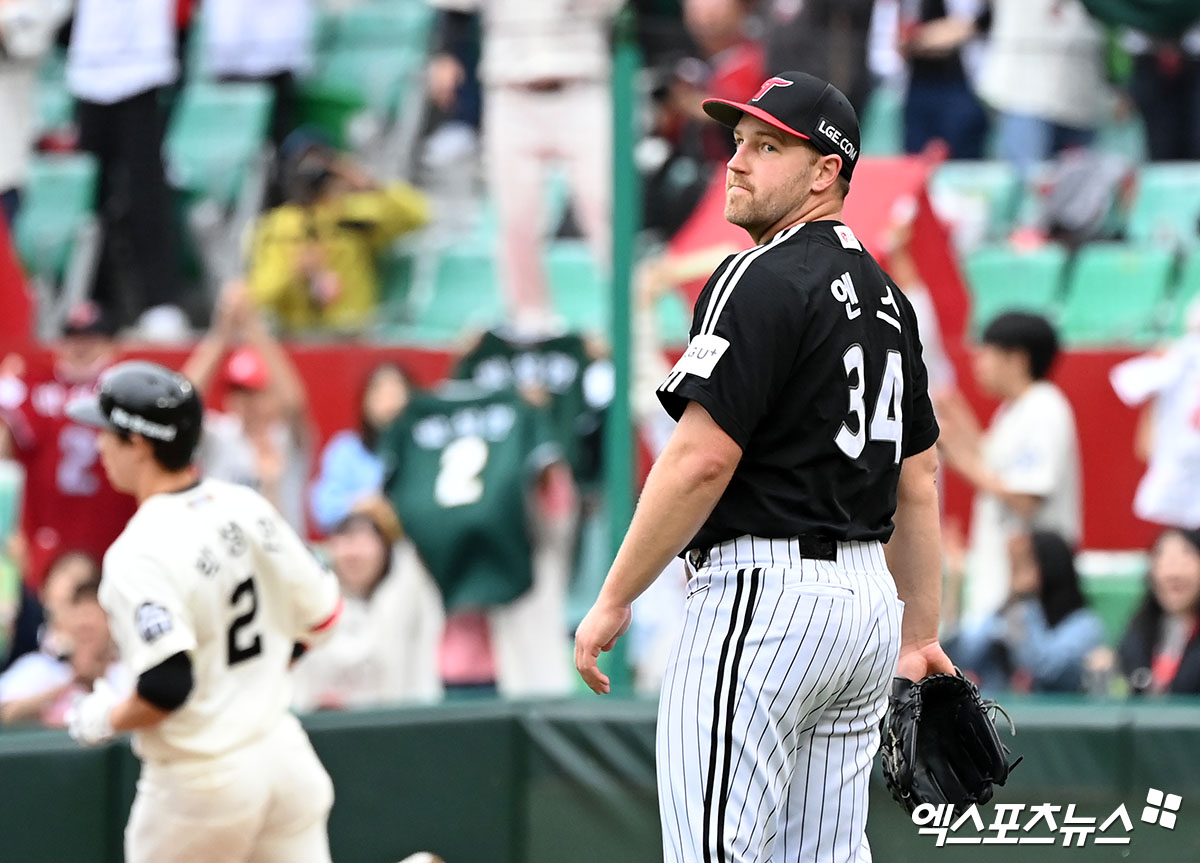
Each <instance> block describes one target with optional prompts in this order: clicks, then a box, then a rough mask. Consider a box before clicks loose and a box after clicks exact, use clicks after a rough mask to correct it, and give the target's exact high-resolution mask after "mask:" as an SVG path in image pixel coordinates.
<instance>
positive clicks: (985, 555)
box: [938, 312, 1083, 627]
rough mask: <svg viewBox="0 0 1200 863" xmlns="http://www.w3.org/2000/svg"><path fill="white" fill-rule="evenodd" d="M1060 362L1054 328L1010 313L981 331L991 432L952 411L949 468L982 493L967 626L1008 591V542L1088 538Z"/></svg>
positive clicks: (946, 433)
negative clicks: (1045, 536)
mask: <svg viewBox="0 0 1200 863" xmlns="http://www.w3.org/2000/svg"><path fill="white" fill-rule="evenodd" d="M1057 354H1058V336H1057V334H1056V333H1055V331H1054V328H1053V327H1052V326H1051V325H1050V323H1049V322H1048V321H1047V320H1046V319H1045V318H1042V317H1040V316H1039V315H1035V314H1030V313H1027V312H1006V313H1004V314H1001V315H1000V316H998V317H997V318H996V319H995V320H993V321H992V322H991V323H990V324H988V325H987V327H986V328H985V329H984V331H983V337H982V344H981V345H980V347H979V348H978V350H977V352H976V354H975V378H976V381H977V382H978V383H979V385H980V387H981V388H982V389H983V390H984V391H985V392H987V393H988V394H989V395H992V396H994V397H997V398H999V399H1001V404H1000V407H999V409H998V410H997V411H996V413H995V415H994V416H993V417H992V420H991V422H990V424H989V425H988V429H987V432H986V433H980V431H979V427H978V425H977V424H975V422H974V419H973V417H971V416H970V415H969V413H968V412H966V411H944V412H943V413H942V414H941V415H939V417H938V420H939V422H940V423H941V425H942V438H941V441H939V444H940V446H941V449H942V452H943V454H944V456H945V457H946V460H947V462H948V463H949V465H950V466H951V467H952V468H954V469H955V470H956V471H958V472H959V473H960V474H962V475H963V476H964V477H965V478H966V479H967V481H968V482H970V483H971V484H972V485H973V486H974V487H975V489H976V497H975V506H974V508H973V512H972V518H971V529H970V535H969V537H968V549H967V560H966V573H965V584H964V587H965V593H966V595H965V597H964V599H963V612H962V624H963V626H966V627H970V626H974V625H977V624H979V623H980V622H981V621H983V620H984V619H986V618H987V617H989V616H990V615H992V614H994V613H995V612H997V611H998V610H999V609H1000V607H1001V606H1002V605H1003V603H1004V601H1005V599H1006V598H1007V597H1008V595H1009V592H1010V582H1009V579H1010V572H1009V555H1008V550H1009V541H1010V539H1011V538H1012V536H1013V535H1015V534H1018V533H1024V532H1032V531H1035V530H1042V531H1050V532H1053V533H1057V534H1059V535H1060V536H1062V537H1063V538H1064V539H1065V540H1066V541H1067V542H1068V543H1069V544H1070V545H1072V546H1074V545H1076V544H1077V543H1078V542H1079V540H1080V537H1081V535H1082V532H1083V531H1082V519H1081V514H1080V500H1081V488H1080V466H1079V442H1078V438H1077V435H1076V432H1075V415H1074V412H1073V411H1072V410H1071V405H1070V403H1069V402H1068V401H1067V399H1066V396H1064V395H1063V393H1062V391H1061V390H1060V389H1059V388H1058V387H1056V386H1055V385H1054V384H1053V383H1051V382H1050V381H1048V380H1046V376H1047V375H1048V374H1049V372H1050V368H1051V366H1052V364H1053V363H1054V359H1055V357H1056V356H1057Z"/></svg>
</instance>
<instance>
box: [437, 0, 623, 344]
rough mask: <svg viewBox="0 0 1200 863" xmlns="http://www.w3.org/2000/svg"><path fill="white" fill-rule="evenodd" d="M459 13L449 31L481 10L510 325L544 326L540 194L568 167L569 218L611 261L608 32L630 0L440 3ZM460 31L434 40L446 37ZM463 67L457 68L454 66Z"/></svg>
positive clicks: (442, 92)
mask: <svg viewBox="0 0 1200 863" xmlns="http://www.w3.org/2000/svg"><path fill="white" fill-rule="evenodd" d="M433 5H434V6H435V7H437V8H439V9H444V10H449V11H452V12H457V13H460V14H457V15H447V16H443V17H442V18H440V19H439V20H440V21H441V22H442V24H443V27H450V28H453V27H463V26H468V24H469V15H466V14H461V13H469V12H475V11H478V13H479V15H480V23H481V31H482V32H481V39H482V58H481V60H480V65H479V80H480V82H481V83H482V84H483V88H484V93H483V113H484V117H483V136H484V162H485V170H486V173H487V181H488V187H489V189H490V191H491V194H492V197H493V198H494V199H495V203H496V207H497V210H498V212H499V216H500V273H501V278H502V281H503V283H504V287H505V290H506V291H507V296H508V300H509V306H510V309H511V315H512V319H513V321H514V322H515V323H516V324H517V325H518V326H519V327H521V328H523V329H532V330H544V329H546V328H547V327H549V326H550V325H551V323H552V321H553V310H552V303H551V299H550V293H549V289H548V287H547V282H546V274H545V272H544V271H543V269H542V242H543V237H544V234H545V232H546V231H547V228H548V226H547V225H546V202H545V197H546V196H545V195H544V194H543V192H542V190H543V189H544V187H545V185H546V179H547V177H546V173H547V171H548V169H549V168H550V166H551V165H552V164H556V163H561V164H562V165H563V167H564V169H565V173H566V177H567V181H568V184H569V186H570V189H571V200H572V205H573V213H574V216H575V219H576V221H577V222H578V223H579V225H580V226H581V227H582V229H583V232H584V233H585V234H586V236H587V239H588V242H589V245H590V246H591V248H592V252H593V254H594V255H595V257H596V260H597V261H598V262H600V264H601V265H602V266H604V267H605V268H607V267H608V266H609V257H610V246H611V236H610V235H611V222H612V212H611V211H612V203H611V196H612V164H611V163H612V105H611V101H612V100H611V97H610V93H609V78H610V59H609V46H608V29H609V24H610V22H611V20H612V17H613V16H614V15H615V14H616V12H617V11H618V10H619V9H620V8H621V6H622V5H623V0H590V2H587V3H558V2H556V3H530V2H528V0H433ZM455 39H456V37H455V36H453V35H449V36H447V35H446V34H445V33H442V34H439V35H438V36H436V37H435V41H436V42H437V43H439V44H446V43H447V41H449V42H453V41H455ZM436 59H437V61H438V64H439V65H440V67H441V69H442V70H443V71H441V72H439V74H438V75H437V76H431V80H430V83H431V85H432V87H433V96H434V98H435V100H437V101H439V102H445V101H446V99H447V96H448V95H449V94H453V93H455V92H456V91H457V84H458V83H459V82H461V81H462V80H463V79H464V77H465V72H464V70H463V69H462V67H461V64H458V61H457V60H454V59H453V58H452V56H451V55H449V54H441V55H439V56H438V58H436ZM456 64H457V65H458V68H457V69H455V68H454V67H455V65H456Z"/></svg>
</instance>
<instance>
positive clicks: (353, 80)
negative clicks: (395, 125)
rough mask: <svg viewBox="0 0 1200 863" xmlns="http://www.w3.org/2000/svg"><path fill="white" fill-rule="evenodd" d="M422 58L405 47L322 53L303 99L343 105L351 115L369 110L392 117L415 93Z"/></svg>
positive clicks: (339, 50)
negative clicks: (414, 85)
mask: <svg viewBox="0 0 1200 863" xmlns="http://www.w3.org/2000/svg"><path fill="white" fill-rule="evenodd" d="M423 56H424V55H423V54H421V53H418V52H416V51H407V50H404V49H402V48H392V49H384V48H347V47H339V48H336V49H333V50H331V51H327V52H323V53H322V54H321V55H320V56H319V57H318V58H317V63H316V70H315V72H314V73H313V75H312V76H311V77H309V78H307V79H306V80H305V82H304V84H303V85H302V89H303V94H304V98H305V99H306V100H308V101H313V100H332V101H334V102H341V103H344V104H345V106H346V107H345V108H343V110H344V111H345V112H346V113H348V114H352V113H353V112H354V111H357V110H362V109H368V110H370V111H371V112H373V113H375V114H377V115H380V116H382V117H388V118H390V117H392V116H394V115H395V113H396V111H397V110H398V109H399V107H400V105H401V104H402V103H403V101H404V99H405V97H406V96H407V95H408V94H409V93H410V92H412V90H413V83H414V82H415V81H416V79H417V77H418V76H419V75H420V72H421V67H422V60H423Z"/></svg>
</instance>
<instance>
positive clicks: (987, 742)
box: [881, 669, 1021, 813]
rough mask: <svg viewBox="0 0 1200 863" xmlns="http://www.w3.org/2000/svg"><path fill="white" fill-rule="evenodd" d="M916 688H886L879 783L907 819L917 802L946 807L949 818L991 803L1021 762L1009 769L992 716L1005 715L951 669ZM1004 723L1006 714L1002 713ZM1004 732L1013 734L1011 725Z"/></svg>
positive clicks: (903, 684) (897, 682)
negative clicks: (888, 695)
mask: <svg viewBox="0 0 1200 863" xmlns="http://www.w3.org/2000/svg"><path fill="white" fill-rule="evenodd" d="M955 672H956V673H955V674H931V675H930V676H928V677H926V678H924V679H923V680H920V681H918V682H916V683H914V682H913V681H911V680H907V679H905V678H903V677H897V678H895V679H894V680H893V681H892V696H891V699H890V704H889V710H888V715H887V716H886V717H885V719H884V727H883V743H882V747H881V748H882V749H883V777H884V779H885V780H886V782H887V786H888V789H889V790H890V791H891V792H892V797H894V798H895V799H896V802H897V803H899V804H900V805H901V806H903V807H904V808H905V810H907V811H908V812H910V813H911V812H912V811H913V810H914V809H916V808H917V806H919V805H920V804H922V803H932V804H934V805H939V804H942V803H950V804H952V805H953V806H954V811H955V813H959V812H961V811H963V810H965V809H967V808H968V807H969V806H970V805H971V804H973V803H974V804H979V805H982V804H984V803H987V802H988V801H989V800H991V799H992V788H993V786H994V785H1003V784H1004V783H1005V781H1007V779H1008V774H1009V772H1010V771H1011V770H1012V769H1013V768H1014V767H1016V766H1017V764H1019V763H1020V762H1021V759H1020V758H1018V759H1017V760H1016V761H1014V762H1013V763H1012V764H1009V763H1008V756H1009V751H1008V747H1007V746H1005V745H1004V744H1003V743H1001V742H1000V736H999V735H998V734H997V733H996V725H995V723H994V722H993V719H992V717H993V716H994V715H995V712H996V711H1000V712H1001V713H1004V710H1003V709H1002V708H1001V707H1000V706H999V705H997V704H996V703H995V702H994V701H985V700H984V699H983V698H981V697H980V695H979V688H978V687H977V686H975V684H974V683H972V682H971V681H969V680H967V678H965V677H963V675H962V672H961V671H958V670H957V669H955ZM1004 717H1005V718H1006V719H1008V714H1007V713H1004ZM1009 727H1010V728H1011V729H1012V731H1013V733H1014V734H1015V733H1016V729H1015V728H1013V727H1012V720H1011V719H1009Z"/></svg>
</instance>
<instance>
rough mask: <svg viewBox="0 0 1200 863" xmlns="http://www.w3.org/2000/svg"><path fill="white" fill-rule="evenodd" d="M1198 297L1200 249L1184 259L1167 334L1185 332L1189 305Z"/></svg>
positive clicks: (1173, 334) (1168, 320) (1199, 286)
mask: <svg viewBox="0 0 1200 863" xmlns="http://www.w3.org/2000/svg"><path fill="white" fill-rule="evenodd" d="M1197 298H1200V249H1196V250H1194V251H1193V252H1192V253H1191V254H1189V255H1188V256H1187V257H1186V258H1185V259H1184V261H1183V269H1182V271H1181V272H1180V274H1179V283H1178V284H1177V285H1176V287H1175V296H1174V297H1173V298H1172V299H1171V309H1170V316H1169V317H1168V319H1167V327H1166V333H1165V335H1167V336H1171V337H1175V336H1179V335H1182V334H1183V331H1184V329H1185V328H1186V324H1187V311H1188V306H1190V305H1191V304H1192V301H1193V300H1196V299H1197Z"/></svg>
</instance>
